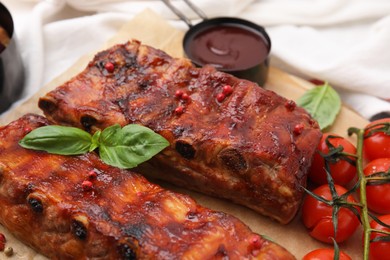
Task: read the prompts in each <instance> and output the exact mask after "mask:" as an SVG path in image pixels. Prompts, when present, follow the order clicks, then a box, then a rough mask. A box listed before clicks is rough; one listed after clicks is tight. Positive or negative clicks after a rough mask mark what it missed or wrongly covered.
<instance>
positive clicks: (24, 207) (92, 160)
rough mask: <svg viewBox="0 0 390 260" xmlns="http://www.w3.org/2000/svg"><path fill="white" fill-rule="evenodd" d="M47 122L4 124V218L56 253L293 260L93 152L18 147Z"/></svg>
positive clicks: (29, 118)
mask: <svg viewBox="0 0 390 260" xmlns="http://www.w3.org/2000/svg"><path fill="white" fill-rule="evenodd" d="M47 123H48V122H47V120H46V119H45V118H43V117H41V116H37V115H31V114H30V115H26V116H24V117H22V118H21V119H19V120H17V121H14V122H12V123H11V124H9V125H8V126H5V127H2V128H0V209H1V210H0V223H1V224H2V225H4V226H5V227H6V228H8V229H9V230H10V231H11V232H12V233H14V234H15V235H16V236H17V237H19V238H20V239H21V240H22V241H24V242H26V243H27V244H29V245H31V246H32V247H33V248H35V249H37V250H38V251H39V252H41V253H43V254H44V255H46V256H48V257H50V258H51V259H226V257H227V258H229V259H249V258H256V259H294V257H293V256H292V255H291V254H290V253H289V252H287V251H286V250H285V249H284V248H282V247H281V246H279V245H277V244H275V243H273V242H270V241H268V240H266V239H264V238H263V237H261V236H259V235H257V234H255V233H253V232H251V231H250V229H249V228H248V227H247V226H246V225H245V224H243V223H242V222H240V221H239V220H238V219H236V218H234V217H232V216H230V215H227V214H225V213H222V212H215V211H212V210H209V209H206V208H204V207H201V206H199V205H197V204H196V203H195V201H194V200H193V199H191V198H190V197H188V196H186V195H181V194H178V193H174V192H171V191H168V190H164V189H162V188H161V187H159V186H157V185H155V184H151V183H150V182H148V181H147V180H146V179H145V178H144V177H143V176H141V175H139V174H137V173H134V172H131V171H126V170H120V169H118V168H114V167H111V166H107V165H105V164H104V163H103V162H102V161H101V160H100V159H99V158H98V156H97V155H96V154H94V153H89V154H86V155H82V156H60V155H52V154H48V153H46V152H39V151H33V150H27V149H24V148H22V147H21V146H19V145H18V141H19V140H21V139H22V138H23V136H24V135H25V134H27V133H28V132H29V131H31V130H32V129H35V128H37V127H40V126H43V125H46V124H47ZM91 173H92V174H91ZM91 176H92V178H91ZM86 179H90V181H91V182H92V183H93V186H92V187H90V188H89V189H85V188H84V189H83V187H82V183H83V181H84V180H86Z"/></svg>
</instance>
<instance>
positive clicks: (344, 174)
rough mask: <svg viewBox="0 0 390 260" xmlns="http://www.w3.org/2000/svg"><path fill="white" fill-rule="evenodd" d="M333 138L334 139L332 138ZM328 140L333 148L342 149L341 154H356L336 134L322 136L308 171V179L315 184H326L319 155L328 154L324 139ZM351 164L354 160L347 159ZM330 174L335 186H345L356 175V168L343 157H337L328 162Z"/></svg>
mask: <svg viewBox="0 0 390 260" xmlns="http://www.w3.org/2000/svg"><path fill="white" fill-rule="evenodd" d="M332 136H335V137H336V138H333V137H332ZM327 138H328V140H329V142H330V143H331V144H332V145H333V146H334V147H336V148H337V147H339V146H342V147H343V152H345V153H350V154H356V148H355V146H354V145H353V144H352V143H351V142H349V141H348V140H346V139H345V138H343V137H341V136H338V135H336V134H329V133H328V134H324V135H323V136H322V138H321V141H320V143H319V144H318V147H317V151H316V153H315V154H314V157H313V162H312V165H311V168H310V170H309V175H308V177H309V179H310V180H311V181H312V182H314V183H316V184H319V185H321V184H326V183H328V182H327V179H326V172H325V162H324V158H323V157H322V156H321V155H320V152H321V153H322V154H329V147H328V145H327V144H326V139H327ZM348 158H349V159H350V160H352V161H353V162H354V161H355V159H354V158H352V157H350V156H349V157H348ZM329 166H330V174H331V175H332V178H333V181H334V183H336V184H339V185H342V186H345V185H347V184H348V183H349V182H350V181H351V180H352V179H353V178H354V177H355V175H356V167H355V165H353V164H351V163H350V162H348V161H346V160H345V159H344V158H343V157H337V158H336V160H335V161H331V162H330V165H329Z"/></svg>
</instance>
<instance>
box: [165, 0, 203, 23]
mask: <svg viewBox="0 0 390 260" xmlns="http://www.w3.org/2000/svg"><path fill="white" fill-rule="evenodd" d="M162 1H163V2H164V4H165V5H166V6H167V7H168V8H169V9H171V11H172V12H174V13H175V14H176V15H177V16H178V17H179V18H180V19H181V20H182V21H183V22H185V23H186V24H187V25H188V27H192V23H191V20H190V19H189V18H188V17H187V16H186V15H185V14H183V13H182V12H181V11H180V10H179V9H177V8H176V7H175V6H173V5H172V3H171V1H170V0H162ZM183 1H184V2H185V3H186V4H187V5H188V6H189V7H190V8H191V9H192V10H193V11H194V12H195V13H196V14H197V15H199V17H200V18H202V19H203V20H207V16H206V15H205V14H204V12H203V11H202V10H200V9H199V8H198V7H196V6H195V5H194V4H193V3H192V2H191V1H189V0H183Z"/></svg>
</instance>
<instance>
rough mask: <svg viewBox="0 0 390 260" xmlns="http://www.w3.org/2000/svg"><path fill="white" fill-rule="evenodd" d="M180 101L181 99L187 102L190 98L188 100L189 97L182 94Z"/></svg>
mask: <svg viewBox="0 0 390 260" xmlns="http://www.w3.org/2000/svg"><path fill="white" fill-rule="evenodd" d="M181 99H182V100H183V101H188V100H190V99H191V98H190V96H189V95H188V94H187V93H183V95H181Z"/></svg>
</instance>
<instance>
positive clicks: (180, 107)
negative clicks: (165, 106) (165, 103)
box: [175, 106, 184, 115]
mask: <svg viewBox="0 0 390 260" xmlns="http://www.w3.org/2000/svg"><path fill="white" fill-rule="evenodd" d="M183 112H184V107H182V106H178V107H177V108H176V109H175V114H176V115H181V114H183Z"/></svg>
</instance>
